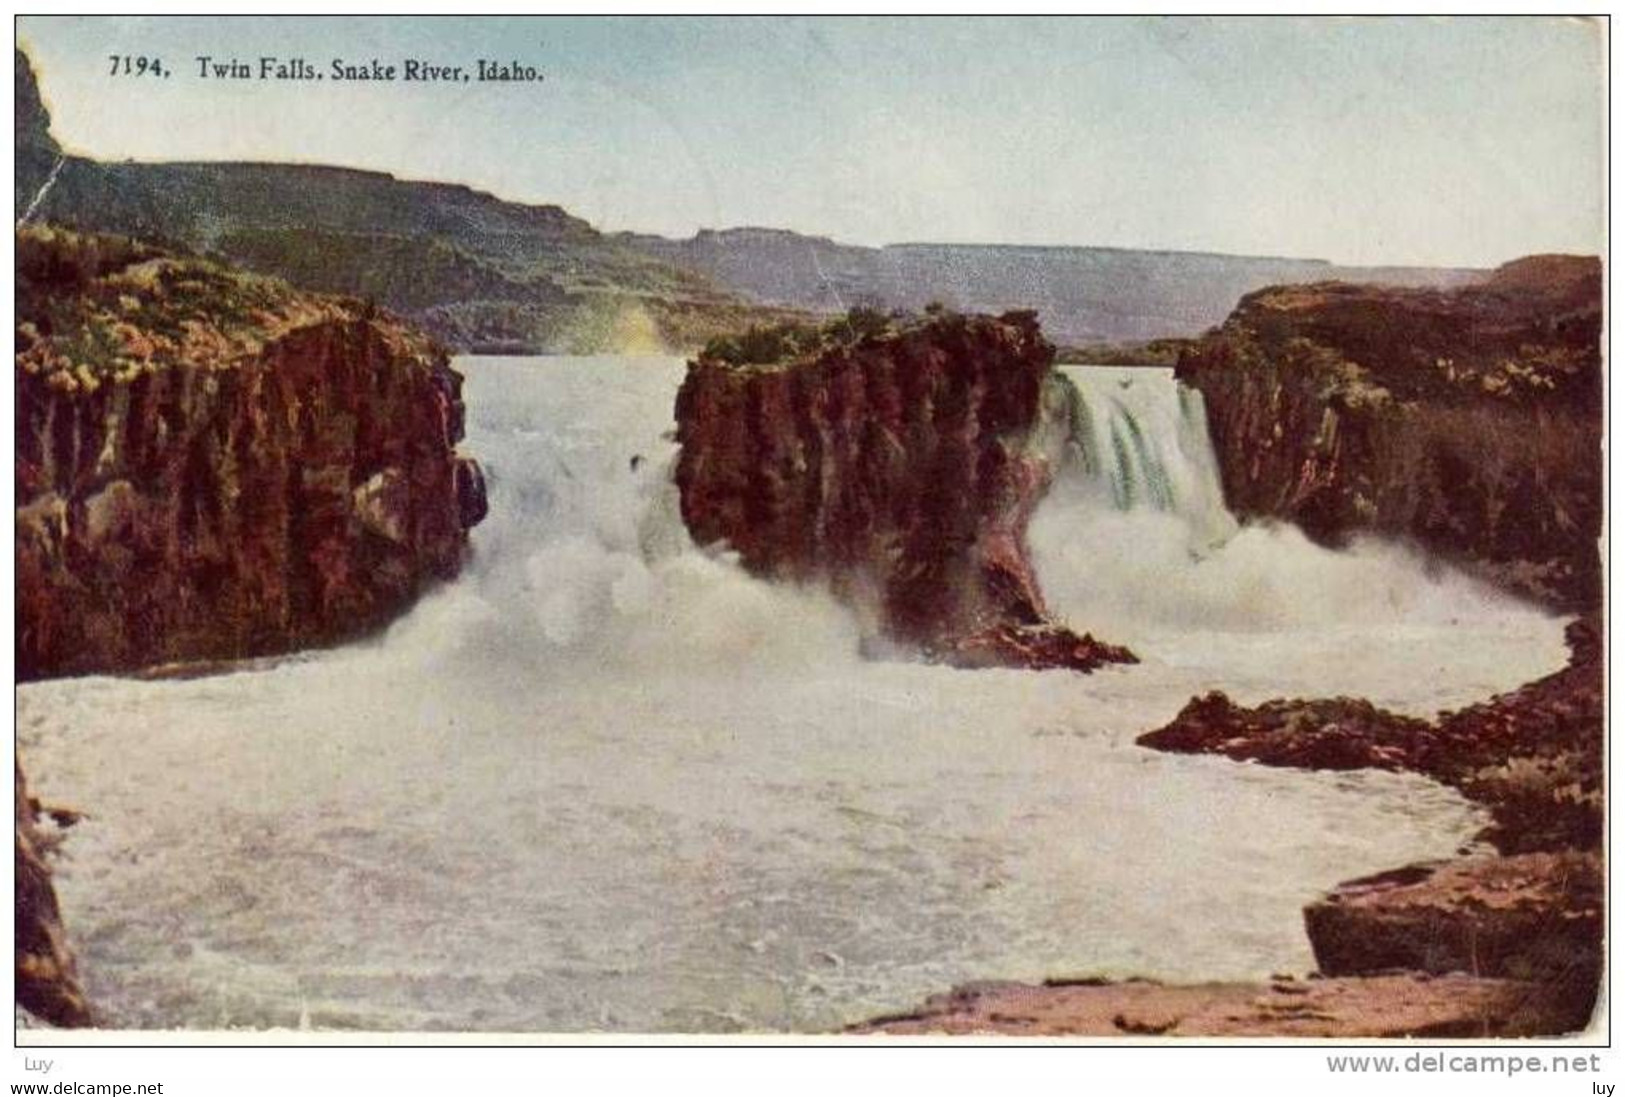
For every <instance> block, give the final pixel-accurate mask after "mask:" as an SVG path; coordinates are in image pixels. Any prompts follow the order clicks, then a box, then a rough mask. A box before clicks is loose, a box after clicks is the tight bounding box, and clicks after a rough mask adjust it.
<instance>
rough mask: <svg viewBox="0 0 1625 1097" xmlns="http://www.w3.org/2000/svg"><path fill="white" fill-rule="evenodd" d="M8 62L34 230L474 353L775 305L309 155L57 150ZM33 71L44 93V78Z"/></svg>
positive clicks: (513, 206)
mask: <svg viewBox="0 0 1625 1097" xmlns="http://www.w3.org/2000/svg"><path fill="white" fill-rule="evenodd" d="M16 72H17V77H16V85H17V95H16V107H15V110H16V115H15V125H16V149H17V161H16V172H15V180H14V181H15V194H16V215H17V216H18V217H19V218H20V217H22V216H23V214H24V213H25V212H27V213H28V215H29V221H30V223H34V224H40V223H51V224H56V225H61V226H64V227H66V228H70V229H74V230H77V231H83V232H104V233H118V234H122V235H127V236H132V237H136V238H138V239H143V240H147V241H151V242H154V243H157V244H160V245H162V246H165V247H172V248H175V249H178V250H185V251H189V252H195V253H198V254H205V255H210V256H213V257H216V258H219V259H221V260H223V261H225V262H228V263H230V264H232V265H234V266H237V267H241V268H243V269H245V270H251V271H255V272H257V273H261V274H266V275H270V276H273V277H277V278H283V279H286V280H287V281H289V282H292V283H293V284H294V285H296V286H300V287H301V288H304V289H310V290H315V291H317V292H320V293H339V294H345V295H349V296H355V297H364V298H368V299H370V300H374V301H377V302H378V303H379V304H381V305H383V306H385V307H386V308H389V309H392V310H394V311H396V312H398V313H400V314H401V315H403V316H406V317H407V318H408V319H410V320H411V321H412V322H414V323H415V324H417V325H418V326H419V327H421V328H423V329H424V330H426V331H428V332H430V333H431V334H432V335H434V336H435V337H436V338H437V339H439V340H441V341H442V342H444V343H446V344H447V345H449V346H451V347H454V348H455V349H457V350H460V351H470V352H474V353H529V354H538V353H552V354H589V353H602V352H621V353H632V354H649V353H667V352H669V348H691V347H696V346H699V345H700V344H701V343H703V342H704V341H705V340H706V339H707V338H709V337H710V336H711V335H714V334H716V333H717V332H720V331H726V330H730V329H732V328H734V327H737V326H739V325H740V324H743V323H745V322H747V321H748V320H750V319H762V318H772V317H773V316H775V315H779V316H783V315H786V312H785V310H782V309H768V308H763V307H761V306H758V305H756V304H755V303H754V302H752V301H750V300H747V299H744V298H741V297H739V296H737V295H735V294H731V293H728V292H726V291H724V290H721V289H719V288H718V287H717V286H716V285H715V284H714V283H713V282H712V281H711V280H710V279H709V278H707V277H706V276H704V275H703V274H700V273H698V272H696V271H694V270H690V269H688V268H685V267H680V266H676V265H674V264H671V263H667V262H663V261H661V260H659V259H656V258H654V257H652V256H650V255H648V254H647V253H645V252H643V251H640V250H638V249H636V248H633V247H631V246H630V245H628V244H626V243H625V242H624V241H621V240H619V239H617V238H614V237H611V236H607V235H605V234H603V233H601V232H599V231H598V230H597V229H595V228H593V226H591V225H590V224H588V223H587V222H586V221H583V220H582V219H581V218H579V217H576V216H574V215H572V214H570V213H569V212H568V211H566V210H564V209H562V208H560V207H559V206H556V205H532V204H527V203H521V202H507V201H504V200H502V199H501V198H498V197H497V196H495V195H492V194H487V193H485V192H483V191H479V190H475V189H473V188H471V187H467V186H461V185H458V184H453V183H441V182H434V181H428V180H411V179H397V178H395V177H394V176H392V175H388V174H386V173H384V172H377V171H358V170H354V169H349V168H342V167H333V166H327V165H321V164H274V163H273V164H268V163H242V162H230V161H211V162H206V163H150V162H139V161H120V162H112V161H99V160H94V159H90V158H88V157H86V156H81V155H62V154H61V151H60V150H59V149H58V147H57V144H56V142H55V141H54V140H53V139H52V137H51V134H50V117H49V115H48V114H47V112H46V109H45V105H44V103H43V101H42V99H41V97H40V90H39V87H38V86H37V84H36V80H35V74H34V70H33V66H32V64H31V63H30V60H29V58H28V57H27V55H25V54H24V53H23V52H22V51H20V50H19V51H17V52H16ZM43 76H44V82H45V91H46V92H47V93H49V91H50V88H51V81H52V79H53V74H52V73H50V72H45V73H44V74H43ZM47 180H49V181H50V185H49V186H48V187H47V186H45V183H46V181H47Z"/></svg>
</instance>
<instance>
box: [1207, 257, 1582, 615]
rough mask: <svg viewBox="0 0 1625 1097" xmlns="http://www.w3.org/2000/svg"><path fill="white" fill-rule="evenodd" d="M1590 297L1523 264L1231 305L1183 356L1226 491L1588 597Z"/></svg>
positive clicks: (1556, 596) (1562, 599)
mask: <svg viewBox="0 0 1625 1097" xmlns="http://www.w3.org/2000/svg"><path fill="white" fill-rule="evenodd" d="M1601 324H1602V292H1601V265H1600V264H1599V262H1598V261H1597V260H1596V259H1594V258H1582V257H1578V256H1561V255H1548V256H1534V257H1530V258H1527V259H1521V260H1518V261H1517V262H1514V263H1509V264H1507V265H1506V266H1504V267H1502V268H1500V269H1499V270H1498V271H1496V272H1495V273H1494V274H1493V275H1492V276H1491V277H1490V278H1489V279H1488V280H1486V281H1484V282H1483V283H1481V284H1478V285H1473V286H1468V287H1465V288H1461V289H1456V290H1451V291H1439V290H1427V289H1400V288H1396V287H1382V286H1371V285H1351V284H1346V283H1339V282H1324V283H1317V284H1313V285H1300V286H1276V287H1272V288H1269V289H1264V290H1259V291H1258V292H1256V293H1253V294H1249V295H1248V296H1246V297H1244V298H1243V299H1242V300H1241V303H1240V305H1239V306H1238V307H1237V308H1236V310H1235V311H1234V312H1233V313H1231V315H1230V318H1229V319H1228V320H1226V321H1225V323H1224V325H1223V326H1222V327H1220V328H1218V329H1216V330H1215V331H1214V332H1212V333H1210V334H1209V335H1208V336H1206V337H1205V338H1203V339H1202V340H1199V341H1197V342H1196V343H1194V344H1193V345H1192V346H1191V347H1189V348H1187V349H1186V350H1185V352H1184V353H1182V355H1181V358H1180V363H1179V366H1178V371H1177V375H1178V377H1179V378H1180V380H1182V381H1184V382H1185V383H1186V384H1189V385H1193V386H1195V387H1196V388H1197V389H1199V390H1201V392H1202V394H1203V396H1204V398H1205V401H1206V405H1207V414H1208V425H1209V429H1210V433H1211V435H1212V437H1213V442H1214V446H1215V448H1216V450H1217V453H1218V459H1219V467H1220V473H1221V477H1222V480H1223V483H1224V491H1225V499H1226V501H1227V503H1228V504H1229V506H1230V509H1231V510H1232V511H1233V512H1235V514H1236V515H1237V516H1238V517H1241V518H1244V519H1245V518H1278V519H1285V520H1287V521H1291V522H1294V523H1296V524H1297V525H1299V526H1301V527H1302V528H1303V529H1304V530H1305V531H1306V532H1307V533H1308V534H1309V535H1310V536H1311V537H1314V538H1316V539H1317V540H1319V541H1321V542H1323V543H1327V544H1332V545H1339V544H1342V543H1344V542H1345V541H1346V540H1347V539H1348V538H1349V537H1351V536H1353V535H1355V534H1359V533H1374V534H1379V535H1382V536H1386V537H1397V538H1404V539H1408V540H1411V541H1413V542H1415V543H1416V544H1418V545H1420V546H1421V547H1423V548H1424V549H1426V550H1428V551H1429V552H1432V553H1434V554H1437V555H1439V556H1441V557H1443V558H1445V559H1449V560H1451V561H1453V562H1455V563H1457V564H1460V565H1464V566H1467V567H1469V568H1471V569H1473V570H1475V571H1476V572H1478V573H1479V574H1482V575H1485V576H1487V577H1489V578H1491V579H1493V580H1495V581H1497V582H1499V583H1501V584H1502V585H1504V586H1506V587H1508V588H1509V589H1512V590H1515V591H1518V592H1520V593H1523V594H1528V595H1533V596H1535V597H1537V598H1540V599H1542V600H1544V601H1546V602H1548V603H1551V604H1556V605H1560V606H1563V607H1565V608H1586V607H1589V606H1591V605H1594V604H1595V603H1596V601H1597V598H1598V597H1599V595H1600V592H1601V589H1602V588H1601V579H1602V569H1601V561H1600V557H1599V553H1598V538H1599V537H1600V535H1601V532H1602V425H1603V424H1602V357H1601V341H1600V333H1601Z"/></svg>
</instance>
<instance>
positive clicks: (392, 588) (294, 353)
mask: <svg viewBox="0 0 1625 1097" xmlns="http://www.w3.org/2000/svg"><path fill="white" fill-rule="evenodd" d="M17 249H18V250H17V350H16V371H15V386H16V400H17V428H16V429H17V434H16V473H15V475H16V493H17V533H16V559H17V668H18V675H19V677H21V678H24V679H29V678H38V677H45V676H52V675H62V674H81V673H92V672H100V671H117V670H128V669H132V668H136V667H141V666H147V665H151V664H157V663H164V662H169V661H176V660H195V659H232V658H239V657H244V656H253V655H261V654H269V653H275V652H281V651H287V650H291V649H294V648H299V647H304V646H309V645H318V644H326V643H332V642H334V641H337V640H340V639H343V638H346V637H349V636H354V635H356V634H359V633H361V632H363V631H365V630H367V629H370V628H373V627H376V626H378V625H380V624H382V623H383V622H385V621H387V620H388V619H389V618H390V617H391V616H393V615H394V614H396V613H398V612H399V611H400V610H401V609H403V608H404V607H405V606H406V605H407V604H408V603H409V602H410V600H411V599H412V598H413V597H414V596H416V595H417V594H418V593H420V592H421V591H422V590H423V589H424V588H425V586H426V585H427V584H429V583H431V582H433V581H435V580H437V579H444V578H449V577H450V576H452V575H453V574H455V572H456V571H457V569H458V567H459V564H460V562H461V560H462V558H463V556H464V553H465V550H466V542H467V535H466V530H467V528H468V527H469V526H471V525H472V524H474V523H475V522H477V521H478V520H479V519H480V517H481V516H482V515H483V513H484V493H483V485H482V482H481V478H480V474H479V469H478V466H476V465H475V464H474V463H473V462H471V461H469V460H467V459H464V458H460V457H459V456H458V455H457V452H456V444H457V442H458V440H459V439H460V437H461V436H462V429H463V408H462V403H461V401H460V398H459V393H460V388H461V381H462V379H461V377H460V376H459V375H458V374H457V373H456V372H455V371H454V370H452V369H451V368H450V367H449V366H448V364H447V360H446V355H445V352H444V351H443V350H441V349H440V348H438V347H437V346H435V345H433V344H432V343H430V342H429V341H428V340H426V339H425V338H423V337H422V336H420V335H418V334H416V333H415V332H413V331H411V330H410V329H408V328H406V327H404V326H403V325H401V324H400V323H398V322H397V321H395V320H394V319H392V318H390V317H388V316H387V315H384V314H381V313H379V312H377V311H376V310H374V309H373V308H371V307H370V306H368V305H366V304H363V303H362V302H359V301H354V300H348V299H341V298H333V297H322V296H316V295H312V294H306V293H301V292H297V291H295V290H292V289H290V288H289V287H288V286H286V285H284V284H283V283H280V282H276V281H273V280H270V279H263V278H257V277H251V276H247V275H243V274H240V273H237V272H234V271H231V270H229V269H226V268H223V267H220V266H217V265H214V264H211V263H207V262H203V261H201V260H194V259H185V258H178V257H175V256H172V255H168V254H165V253H162V252H159V251H156V250H154V249H151V248H148V247H146V246H144V245H140V244H136V243H132V242H131V241H128V240H124V239H121V238H116V237H106V236H81V235H76V234H70V233H65V232H62V231H60V230H54V229H49V228H30V229H20V230H19V231H18V233H17Z"/></svg>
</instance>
